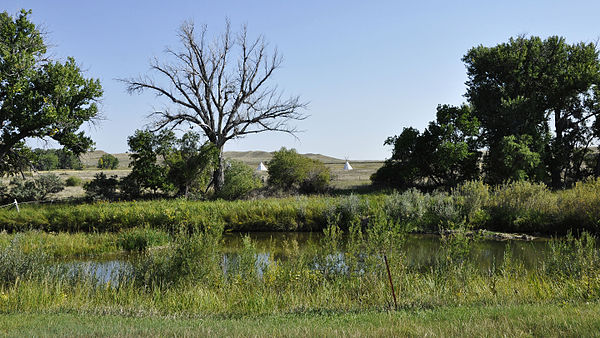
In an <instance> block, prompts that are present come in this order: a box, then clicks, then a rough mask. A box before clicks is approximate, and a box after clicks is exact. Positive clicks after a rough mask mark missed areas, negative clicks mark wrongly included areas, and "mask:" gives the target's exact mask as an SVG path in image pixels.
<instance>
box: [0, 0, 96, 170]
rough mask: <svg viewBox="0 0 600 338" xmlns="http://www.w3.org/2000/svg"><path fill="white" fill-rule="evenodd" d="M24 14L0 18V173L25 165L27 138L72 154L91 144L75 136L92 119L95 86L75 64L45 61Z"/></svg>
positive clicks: (36, 35)
mask: <svg viewBox="0 0 600 338" xmlns="http://www.w3.org/2000/svg"><path fill="white" fill-rule="evenodd" d="M29 14H30V12H28V11H25V10H22V11H21V12H20V13H19V14H18V15H17V16H15V17H12V16H10V15H9V14H8V13H6V12H3V13H0V173H6V172H8V173H11V172H13V173H14V172H18V171H21V170H22V168H23V167H27V165H28V163H29V162H30V161H29V160H30V158H31V157H30V155H31V154H32V153H31V151H30V149H29V148H28V147H27V146H26V145H25V140H26V139H28V138H41V139H43V138H51V139H54V140H55V141H57V142H58V143H60V144H61V145H63V146H64V148H65V149H66V150H70V151H72V152H73V153H74V154H80V153H82V152H85V151H86V150H88V149H89V148H90V147H91V145H92V144H93V142H92V140H91V139H90V138H89V137H87V136H86V135H85V134H84V133H83V132H79V131H78V130H79V128H80V126H81V125H82V124H83V123H84V122H88V121H93V120H94V119H95V118H97V115H98V107H97V101H98V99H99V97H100V96H101V95H102V88H101V86H100V82H99V81H98V80H95V79H86V78H84V77H83V75H82V74H81V70H80V69H79V67H78V66H77V64H76V63H75V60H74V59H72V58H68V59H67V60H66V62H64V63H63V62H59V61H53V60H50V59H49V57H48V56H47V54H46V49H47V48H46V45H45V43H44V40H43V34H42V33H41V32H40V31H39V29H38V28H37V27H36V25H35V24H34V23H32V22H31V21H29V18H28V15H29Z"/></svg>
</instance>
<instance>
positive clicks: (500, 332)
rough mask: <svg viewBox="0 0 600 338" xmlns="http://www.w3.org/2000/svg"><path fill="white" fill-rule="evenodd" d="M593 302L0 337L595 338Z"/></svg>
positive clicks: (30, 324)
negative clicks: (449, 337)
mask: <svg viewBox="0 0 600 338" xmlns="http://www.w3.org/2000/svg"><path fill="white" fill-rule="evenodd" d="M598 332H600V305H599V304H598V303H591V304H576V305H571V304H567V305H554V304H551V305H519V306H472V307H445V308H438V309H432V310H416V311H397V312H395V311H392V312H359V313H323V314H321V313H311V314H301V315H294V314H288V315H265V316H250V317H237V318H214V317H210V316H209V317H201V318H171V317H161V316H148V317H141V318H140V317H127V316H115V315H88V314H83V315H82V314H68V313H13V314H2V315H0V335H3V336H153V337H164V336H216V337H232V336H235V337H257V336H264V337H307V336H311V337H312V336H325V337H333V336H336V337H337V336H371V337H391V336H419V337H423V336H456V337H472V336H497V337H505V336H544V337H564V336H578V337H589V336H596V335H597V334H598Z"/></svg>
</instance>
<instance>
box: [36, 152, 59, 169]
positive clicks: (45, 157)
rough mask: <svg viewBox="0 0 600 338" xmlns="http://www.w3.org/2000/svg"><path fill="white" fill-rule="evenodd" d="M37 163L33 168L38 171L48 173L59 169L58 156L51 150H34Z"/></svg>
mask: <svg viewBox="0 0 600 338" xmlns="http://www.w3.org/2000/svg"><path fill="white" fill-rule="evenodd" d="M33 153H34V154H35V161H34V162H33V166H34V167H35V168H36V169H37V170H42V171H48V170H55V169H57V168H58V155H57V154H56V152H54V151H51V150H50V149H48V150H46V149H34V150H33Z"/></svg>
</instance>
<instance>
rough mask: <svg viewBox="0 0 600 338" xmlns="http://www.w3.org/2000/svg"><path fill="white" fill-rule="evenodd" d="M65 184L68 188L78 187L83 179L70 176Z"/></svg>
mask: <svg viewBox="0 0 600 338" xmlns="http://www.w3.org/2000/svg"><path fill="white" fill-rule="evenodd" d="M65 183H66V184H67V187H78V186H80V185H81V183H82V182H81V178H79V177H77V176H70V177H69V178H67V180H66V181H65Z"/></svg>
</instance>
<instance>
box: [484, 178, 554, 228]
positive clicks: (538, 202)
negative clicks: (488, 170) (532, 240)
mask: <svg viewBox="0 0 600 338" xmlns="http://www.w3.org/2000/svg"><path fill="white" fill-rule="evenodd" d="M557 199H558V196H557V194H555V193H552V192H551V191H549V190H548V188H547V187H546V185H544V184H543V183H531V182H527V181H519V182H512V183H506V184H503V185H499V186H497V187H496V188H495V189H494V192H493V194H492V197H491V199H490V202H489V207H488V209H489V213H490V220H489V225H490V227H491V228H492V229H493V230H494V229H497V230H501V231H509V232H520V231H526V232H527V231H535V230H536V229H537V230H540V229H544V230H545V231H546V232H550V231H551V229H554V228H555V226H554V225H555V224H556V223H557V221H558V217H559V215H558V208H557V205H558V204H557Z"/></svg>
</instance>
